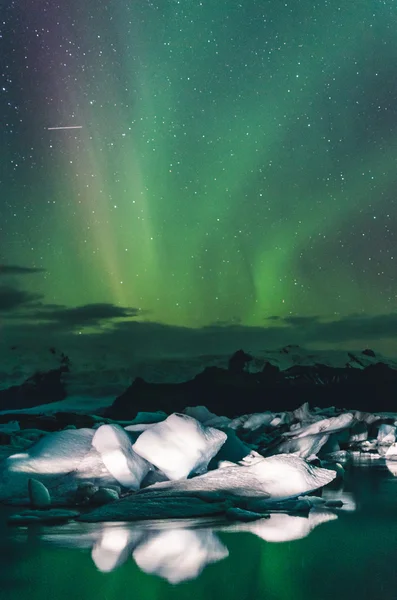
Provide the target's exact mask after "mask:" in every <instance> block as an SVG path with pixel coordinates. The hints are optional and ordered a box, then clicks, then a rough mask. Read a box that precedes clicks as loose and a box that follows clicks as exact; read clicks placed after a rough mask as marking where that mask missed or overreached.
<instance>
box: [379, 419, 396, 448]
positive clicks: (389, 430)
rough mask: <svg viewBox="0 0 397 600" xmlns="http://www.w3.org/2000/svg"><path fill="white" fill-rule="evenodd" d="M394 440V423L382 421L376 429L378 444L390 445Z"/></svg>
mask: <svg viewBox="0 0 397 600" xmlns="http://www.w3.org/2000/svg"><path fill="white" fill-rule="evenodd" d="M395 441H396V427H395V426H394V425H387V424H386V423H383V424H382V425H381V426H380V427H379V431H378V444H384V445H385V446H391V444H394V442H395Z"/></svg>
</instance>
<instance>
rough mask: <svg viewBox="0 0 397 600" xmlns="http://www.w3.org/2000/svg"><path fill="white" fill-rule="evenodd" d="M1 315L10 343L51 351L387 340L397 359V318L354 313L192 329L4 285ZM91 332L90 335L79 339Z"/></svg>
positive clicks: (209, 349)
mask: <svg viewBox="0 0 397 600" xmlns="http://www.w3.org/2000/svg"><path fill="white" fill-rule="evenodd" d="M0 311H3V313H4V314H3V317H4V318H3V327H2V335H6V336H7V339H8V340H9V343H10V344H12V343H14V341H18V342H19V341H20V340H21V339H27V338H31V340H32V341H35V340H39V339H42V340H44V339H48V340H50V338H51V345H53V344H57V343H58V341H59V343H60V344H63V343H65V348H67V346H68V344H69V343H70V344H76V343H77V342H76V339H77V338H78V339H79V340H81V341H79V342H78V343H79V345H81V344H84V347H85V348H87V349H88V348H89V347H90V345H91V347H94V346H95V347H102V348H106V349H107V351H109V352H112V349H113V350H114V349H117V351H122V352H126V353H127V354H128V355H135V356H137V357H138V356H140V357H145V356H192V355H195V356H199V355H204V354H209V353H211V354H214V353H218V354H230V353H231V352H233V351H234V350H236V349H238V348H244V349H245V350H246V351H248V352H253V353H260V352H261V351H264V350H266V349H271V348H281V347H283V346H286V345H288V344H299V345H301V346H310V345H311V346H315V347H319V348H320V347H322V346H323V347H327V346H329V345H334V346H335V347H337V346H339V347H345V348H346V347H351V348H352V349H357V348H360V347H362V348H364V347H366V346H368V345H371V347H373V348H374V349H375V350H377V349H378V348H379V347H382V343H381V342H382V340H383V342H385V340H387V341H388V342H387V345H388V347H392V346H393V344H394V345H395V348H396V351H395V354H396V355H397V313H390V314H386V315H374V316H370V315H366V314H351V315H348V316H345V317H342V318H340V319H323V318H321V317H319V316H315V315H314V316H303V317H299V316H287V317H276V316H273V317H270V318H269V319H268V321H269V322H268V324H267V325H265V326H263V327H247V326H244V325H241V324H240V323H238V322H233V321H230V322H228V321H218V322H216V323H212V324H211V325H209V326H207V327H202V328H199V329H190V328H188V327H177V326H171V325H164V324H161V323H157V322H153V321H148V320H142V319H144V318H147V314H145V312H144V311H141V310H139V309H137V308H131V307H122V306H116V305H114V304H110V303H96V304H86V305H84V306H78V307H73V308H68V307H65V306H60V305H54V304H44V303H43V302H42V298H41V297H40V296H38V295H35V294H30V293H28V292H26V291H22V290H19V289H16V288H12V287H7V286H2V287H1V286H0ZM135 317H139V319H136V318H135ZM7 321H8V322H7ZM17 321H19V322H17ZM95 328H97V331H96V332H95ZM87 329H88V330H90V333H85V335H83V336H77V335H76V333H77V332H78V331H83V332H84V330H87ZM82 338H84V339H82ZM48 343H50V341H49V342H48ZM393 347H394V346H393ZM389 353H390V352H389ZM393 354H394V351H393Z"/></svg>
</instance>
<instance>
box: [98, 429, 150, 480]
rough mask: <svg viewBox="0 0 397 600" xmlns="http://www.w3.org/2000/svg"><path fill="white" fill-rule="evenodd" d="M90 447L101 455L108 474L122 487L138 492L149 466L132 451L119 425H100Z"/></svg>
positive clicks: (127, 438)
mask: <svg viewBox="0 0 397 600" xmlns="http://www.w3.org/2000/svg"><path fill="white" fill-rule="evenodd" d="M92 446H93V447H94V448H95V450H97V452H98V453H99V454H100V455H101V458H102V460H103V463H104V465H105V466H106V468H107V470H108V471H109V473H111V474H112V475H113V477H114V478H115V479H116V480H117V481H118V482H119V483H120V484H121V485H123V486H124V487H126V488H129V489H131V490H138V489H139V487H140V485H141V481H142V480H143V478H144V477H145V476H146V474H147V473H148V471H149V470H150V466H151V465H150V464H149V463H148V462H147V461H146V460H144V459H143V458H142V457H141V456H139V455H138V454H136V452H134V450H133V449H132V445H131V442H130V438H129V437H128V435H127V433H126V432H125V431H124V429H123V428H122V427H120V426H119V425H102V426H101V427H99V429H97V430H96V432H95V435H94V437H93V439H92Z"/></svg>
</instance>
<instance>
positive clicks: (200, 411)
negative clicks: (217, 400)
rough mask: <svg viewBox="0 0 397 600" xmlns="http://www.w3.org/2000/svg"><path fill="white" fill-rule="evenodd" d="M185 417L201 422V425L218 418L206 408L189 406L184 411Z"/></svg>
mask: <svg viewBox="0 0 397 600" xmlns="http://www.w3.org/2000/svg"><path fill="white" fill-rule="evenodd" d="M183 413H184V414H185V415H188V416H189V417H192V418H193V419H196V420H197V421H200V423H203V424H204V423H205V422H206V421H210V420H211V419H214V418H216V417H217V416H218V415H216V414H215V413H212V412H211V411H209V410H208V408H207V407H206V406H188V407H187V408H185V410H184V411H183Z"/></svg>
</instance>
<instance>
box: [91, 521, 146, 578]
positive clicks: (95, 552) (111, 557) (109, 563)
mask: <svg viewBox="0 0 397 600" xmlns="http://www.w3.org/2000/svg"><path fill="white" fill-rule="evenodd" d="M143 535H144V534H143V532H141V531H133V530H131V529H128V528H126V527H109V528H104V530H103V532H102V534H101V537H100V539H99V540H97V542H96V543H95V545H94V547H93V549H92V553H91V557H92V560H93V561H94V563H95V565H96V567H97V569H98V570H99V571H102V572H103V573H109V572H110V571H113V570H114V569H116V568H117V567H119V566H120V565H122V564H123V563H124V562H125V561H126V560H127V558H128V556H129V555H130V553H131V549H132V548H133V547H135V546H136V545H137V544H138V543H139V541H140V540H141V539H142V537H143Z"/></svg>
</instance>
